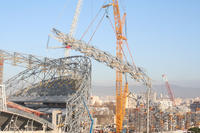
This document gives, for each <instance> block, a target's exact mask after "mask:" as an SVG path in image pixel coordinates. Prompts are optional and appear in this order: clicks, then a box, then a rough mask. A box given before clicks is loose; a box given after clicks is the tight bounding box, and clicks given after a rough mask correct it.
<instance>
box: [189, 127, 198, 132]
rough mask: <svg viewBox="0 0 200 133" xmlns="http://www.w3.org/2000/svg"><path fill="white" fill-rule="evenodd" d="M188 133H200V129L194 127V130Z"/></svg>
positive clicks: (191, 129)
mask: <svg viewBox="0 0 200 133" xmlns="http://www.w3.org/2000/svg"><path fill="white" fill-rule="evenodd" d="M188 131H192V132H194V133H200V128H198V127H193V128H190V129H189V130H188Z"/></svg>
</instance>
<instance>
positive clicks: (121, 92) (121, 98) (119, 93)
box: [112, 0, 128, 133]
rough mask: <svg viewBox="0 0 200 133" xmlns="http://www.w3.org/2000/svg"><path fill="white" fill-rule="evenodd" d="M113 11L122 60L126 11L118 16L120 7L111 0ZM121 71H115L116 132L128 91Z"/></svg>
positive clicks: (120, 121)
mask: <svg viewBox="0 0 200 133" xmlns="http://www.w3.org/2000/svg"><path fill="white" fill-rule="evenodd" d="M112 6H113V13H114V21H115V32H116V39H117V42H116V44H117V46H116V56H117V58H119V59H120V60H123V51H122V44H123V41H124V40H127V39H126V37H124V36H123V25H124V22H125V17H126V13H125V14H124V16H123V18H122V19H121V17H120V9H119V3H118V0H113V4H112ZM122 83H123V82H122V72H120V71H119V70H117V71H116V132H117V133H120V132H121V131H122V129H123V120H124V115H125V108H126V98H127V93H128V82H126V83H125V87H124V89H123V87H122Z"/></svg>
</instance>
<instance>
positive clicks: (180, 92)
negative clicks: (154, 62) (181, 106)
mask: <svg viewBox="0 0 200 133" xmlns="http://www.w3.org/2000/svg"><path fill="white" fill-rule="evenodd" d="M171 88H172V90H173V92H174V94H175V97H181V98H194V97H198V96H200V87H184V86H180V85H175V84H171ZM129 89H130V90H131V91H134V92H136V93H142V92H145V91H146V89H145V88H144V86H138V85H129ZM153 90H154V91H155V92H157V94H160V93H163V94H167V90H166V88H165V86H164V84H162V85H161V84H156V85H153ZM92 94H93V95H97V96H108V95H113V96H114V95H115V86H109V85H108V86H106V85H93V86H92Z"/></svg>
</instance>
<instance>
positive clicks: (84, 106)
mask: <svg viewBox="0 0 200 133" xmlns="http://www.w3.org/2000/svg"><path fill="white" fill-rule="evenodd" d="M82 3H83V0H77V5H76V9H75V13H74V17H73V20H72V24H71V29H70V31H69V33H67V34H65V33H63V32H61V31H60V30H58V29H56V28H53V29H52V33H51V34H49V38H48V41H47V49H64V50H65V56H63V57H62V58H48V57H41V56H40V55H32V54H24V53H20V52H10V51H7V50H3V48H1V50H0V132H1V133H12V132H17V133H122V132H123V133H156V132H160V133H161V132H162V133H165V132H166V133H173V132H174V133H175V132H177V133H178V132H180V133H182V132H187V131H188V129H190V128H192V127H198V128H200V101H198V100H197V101H193V102H192V103H190V104H188V105H183V104H178V103H177V101H176V97H175V95H174V93H173V88H171V86H170V82H169V81H168V79H167V76H166V74H163V75H161V76H160V77H161V78H162V79H163V84H164V85H165V89H166V90H167V94H168V96H167V98H166V97H165V98H163V97H159V98H158V97H157V96H156V95H154V94H155V93H154V92H153V91H152V79H151V77H149V76H148V75H147V74H146V71H144V69H143V68H141V67H138V66H137V65H136V64H135V62H134V60H133V57H132V52H131V49H129V45H128V39H127V33H126V12H122V11H121V10H120V5H119V2H118V0H110V1H106V2H104V4H103V5H100V11H102V12H103V16H102V18H101V19H100V21H99V22H98V23H97V27H96V29H95V31H94V33H93V34H92V36H91V38H90V39H89V42H85V41H84V39H83V38H84V36H85V34H87V31H88V30H90V28H91V26H92V25H93V23H94V22H95V21H96V17H97V16H98V15H99V12H98V13H97V15H96V16H95V17H94V18H93V20H92V22H91V23H90V24H89V26H88V27H86V31H85V32H84V33H83V35H82V36H81V38H79V39H76V38H75V37H74V34H75V31H76V28H77V23H78V20H79V16H80V13H81V7H82ZM108 8H111V9H112V13H113V14H112V16H111V15H108ZM111 17H112V19H111ZM103 18H107V19H108V21H109V22H110V24H111V25H112V28H113V31H114V34H115V37H116V38H115V39H116V40H115V41H116V51H115V52H116V55H112V54H110V53H108V52H106V51H103V50H100V49H98V48H96V47H94V46H93V45H91V44H90V41H91V40H92V39H93V36H94V34H95V33H96V30H97V29H98V27H99V25H100V23H101V22H102V20H103ZM112 21H113V22H112ZM50 38H51V39H54V40H56V41H58V42H59V43H61V45H60V46H56V47H54V46H49V42H50ZM125 48H126V50H127V51H128V52H125ZM71 50H74V51H76V52H79V53H80V54H81V55H76V56H70V54H69V51H71ZM127 56H129V57H130V59H131V61H128V59H127ZM91 60H95V61H97V62H99V63H103V64H104V66H105V67H108V68H111V69H114V70H115V71H116V82H115V85H116V86H115V92H116V94H115V96H114V97H113V98H111V99H112V100H107V101H104V102H100V100H99V98H98V97H95V96H92V95H91V90H92V89H93V88H92V61H91ZM5 64H9V65H11V66H12V67H16V66H17V67H22V68H25V70H23V71H21V72H19V73H18V74H17V75H14V76H12V77H11V78H9V79H8V80H5V79H4V75H5V72H4V68H5ZM128 78H130V79H131V80H133V81H135V82H139V83H140V84H141V85H142V87H143V88H145V90H146V91H145V92H144V93H143V94H136V93H134V92H132V91H130V90H129V84H128V80H127V79H128ZM113 89H114V88H113Z"/></svg>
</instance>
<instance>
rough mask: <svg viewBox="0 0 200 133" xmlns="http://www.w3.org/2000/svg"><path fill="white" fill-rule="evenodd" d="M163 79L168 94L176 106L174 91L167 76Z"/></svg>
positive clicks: (163, 76)
mask: <svg viewBox="0 0 200 133" xmlns="http://www.w3.org/2000/svg"><path fill="white" fill-rule="evenodd" d="M162 78H163V80H164V81H165V86H166V88H167V92H168V95H169V97H170V100H171V101H172V103H173V105H174V106H176V103H175V100H174V93H173V92H172V89H171V87H170V85H169V82H168V79H167V76H166V75H165V74H163V75H162Z"/></svg>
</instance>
